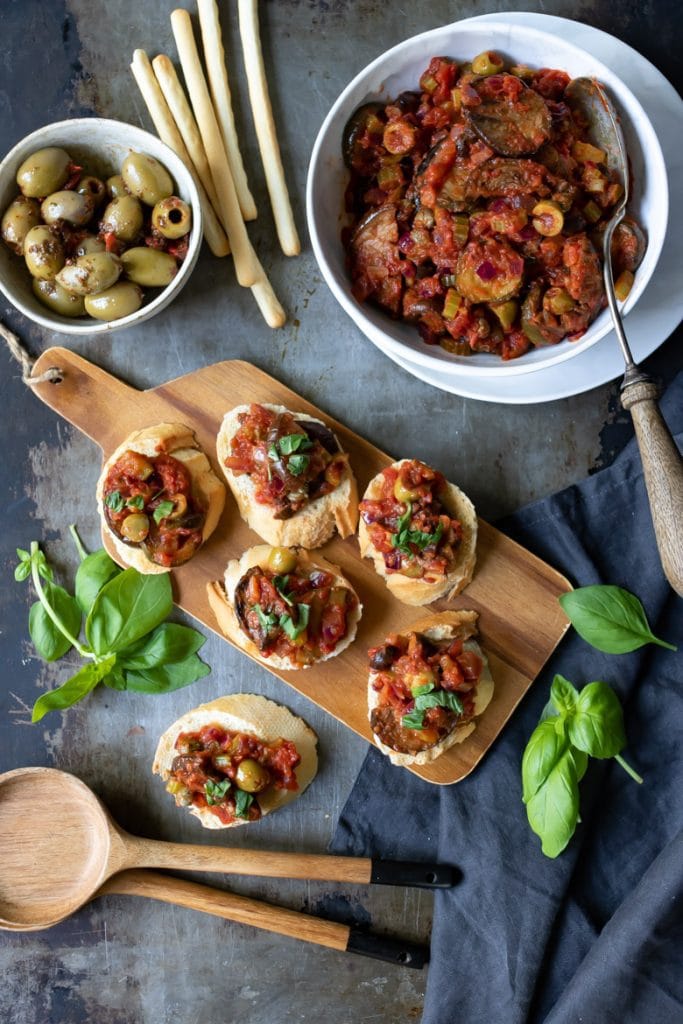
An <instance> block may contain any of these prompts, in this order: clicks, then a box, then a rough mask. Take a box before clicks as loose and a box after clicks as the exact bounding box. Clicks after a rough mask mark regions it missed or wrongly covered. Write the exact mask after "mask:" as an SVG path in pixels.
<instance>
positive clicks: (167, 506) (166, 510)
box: [153, 500, 175, 526]
mask: <svg viewBox="0 0 683 1024" xmlns="http://www.w3.org/2000/svg"><path fill="white" fill-rule="evenodd" d="M174 508H175V504H174V502H172V501H168V500H167V501H160V502H159V504H158V505H157V507H156V508H155V509H154V512H153V516H154V522H155V523H156V524H157V526H158V525H159V523H160V522H161V520H162V519H166V518H167V516H170V514H171V512H172V511H173V509H174Z"/></svg>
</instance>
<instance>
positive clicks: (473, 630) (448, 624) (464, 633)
mask: <svg viewBox="0 0 683 1024" xmlns="http://www.w3.org/2000/svg"><path fill="white" fill-rule="evenodd" d="M478 618H479V616H478V614H477V612H470V611H459V612H441V613H440V614H435V615H430V616H429V617H428V618H425V619H420V621H419V622H416V623H414V624H413V625H412V626H411V627H410V629H409V630H405V631H404V632H405V633H423V634H424V635H425V636H426V637H427V638H428V639H430V640H456V639H458V640H462V641H463V647H464V649H465V650H466V651H474V653H475V654H477V655H478V656H479V657H480V658H481V660H482V663H483V668H482V671H481V676H480V677H479V682H478V684H477V693H476V696H475V700H474V714H475V717H478V716H479V715H481V714H482V713H483V712H484V711H485V710H486V708H487V707H488V705H489V704H490V703H491V698H492V697H493V690H494V681H493V676H492V675H491V669H490V668H489V663H488V659H487V657H486V654H485V653H484V651H482V649H481V647H480V646H479V644H478V643H477V641H476V640H475V639H474V637H475V636H476V634H477V619H478ZM377 675H378V673H377V672H374V671H371V672H370V677H369V679H368V717H371V715H372V711H373V708H376V707H379V704H380V701H379V694H378V692H377V690H375V689H374V688H373V682H374V681H375V679H376V677H377ZM475 729H476V722H473V721H469V722H466V723H465V724H463V725H456V726H455V728H454V729H453V730H452V731H451V732H449V733H448V735H447V736H444V738H443V739H442V740H440V741H439V742H438V743H436V744H435V745H434V746H433V747H429V748H428V749H427V750H421V751H419V753H404V752H402V751H399V750H394V749H393V748H392V747H389V746H387V745H386V744H385V743H383V742H382V740H381V739H380V738H379V736H378V735H377V734H376V733H373V737H374V740H375V743H376V744H377V746H378V747H379V749H380V750H381V751H382V753H384V754H386V755H387V757H388V758H389V760H390V761H391V763H392V764H398V765H403V766H404V767H407V766H408V765H413V764H429V762H430V761H435V760H436V759H437V757H440V756H441V754H443V753H444V752H445V751H446V750H449V749H450V748H451V747H452V746H454V745H455V744H456V743H462V741H463V740H465V739H467V737H468V736H469V735H470V734H471V733H473V732H474V730H475Z"/></svg>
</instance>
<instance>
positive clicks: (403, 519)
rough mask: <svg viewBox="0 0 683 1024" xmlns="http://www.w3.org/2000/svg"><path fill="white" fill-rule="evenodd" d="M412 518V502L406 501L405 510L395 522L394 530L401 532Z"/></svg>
mask: <svg viewBox="0 0 683 1024" xmlns="http://www.w3.org/2000/svg"><path fill="white" fill-rule="evenodd" d="M412 518H413V505H412V502H410V501H407V502H406V510H405V512H404V513H403V515H402V516H401V518H400V519H399V521H398V523H397V524H396V532H397V533H403V531H404V530H407V529H408V528H409V527H410V520H411V519H412Z"/></svg>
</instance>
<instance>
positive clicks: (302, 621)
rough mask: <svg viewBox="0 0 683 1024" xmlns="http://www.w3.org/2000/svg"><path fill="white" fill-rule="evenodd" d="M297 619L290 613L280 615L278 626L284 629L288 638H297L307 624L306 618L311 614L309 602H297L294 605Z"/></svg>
mask: <svg viewBox="0 0 683 1024" xmlns="http://www.w3.org/2000/svg"><path fill="white" fill-rule="evenodd" d="M296 611H297V621H296V623H295V622H294V619H293V618H292V616H291V615H286V614H285V615H281V616H280V626H281V627H282V629H284V631H285V633H286V634H287V636H288V637H289V639H290V640H297V639H298V637H300V636H301V634H302V633H303V631H304V630H305V629H306V627H307V626H308V620H309V617H310V614H311V606H310V605H309V604H298V605H297V606H296Z"/></svg>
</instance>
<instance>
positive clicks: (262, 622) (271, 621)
mask: <svg viewBox="0 0 683 1024" xmlns="http://www.w3.org/2000/svg"><path fill="white" fill-rule="evenodd" d="M252 611H255V612H256V617H257V619H258V621H259V626H260V627H261V629H262V630H263V632H264V633H268V632H269V631H270V630H271V629H272V628H273V626H277V615H276V614H275V612H268V614H267V615H266V613H265V612H264V610H263V608H262V607H261V605H260V604H254V605H252Z"/></svg>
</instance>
